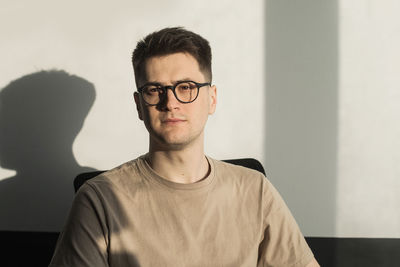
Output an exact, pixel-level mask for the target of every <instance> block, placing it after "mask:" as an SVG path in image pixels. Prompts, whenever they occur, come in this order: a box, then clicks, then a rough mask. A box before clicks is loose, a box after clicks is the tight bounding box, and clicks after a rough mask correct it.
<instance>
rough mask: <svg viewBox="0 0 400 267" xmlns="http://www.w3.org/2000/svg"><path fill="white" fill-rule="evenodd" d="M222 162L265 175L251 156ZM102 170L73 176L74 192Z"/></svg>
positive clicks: (258, 163)
mask: <svg viewBox="0 0 400 267" xmlns="http://www.w3.org/2000/svg"><path fill="white" fill-rule="evenodd" d="M223 161H224V162H227V163H231V164H235V165H240V166H243V167H247V168H250V169H253V170H256V171H259V172H261V173H262V174H264V175H265V170H264V167H263V165H262V164H261V162H259V161H258V160H256V159H253V158H242V159H226V160H223ZM103 172H106V171H94V172H84V173H81V174H78V176H76V177H75V179H74V189H75V192H77V191H78V189H79V188H80V187H81V186H82V185H83V184H84V183H85V182H86V181H87V180H89V179H91V178H93V177H96V176H97V175H100V174H102V173H103Z"/></svg>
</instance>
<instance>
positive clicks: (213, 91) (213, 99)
mask: <svg viewBox="0 0 400 267" xmlns="http://www.w3.org/2000/svg"><path fill="white" fill-rule="evenodd" d="M208 92H209V97H210V103H209V109H208V114H209V115H211V114H214V112H215V109H216V107H217V87H216V86H215V85H212V86H210V89H209V90H208Z"/></svg>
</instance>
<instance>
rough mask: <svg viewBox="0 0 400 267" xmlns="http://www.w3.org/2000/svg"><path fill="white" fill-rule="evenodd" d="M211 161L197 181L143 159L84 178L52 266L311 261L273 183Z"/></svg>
mask: <svg viewBox="0 0 400 267" xmlns="http://www.w3.org/2000/svg"><path fill="white" fill-rule="evenodd" d="M207 159H208V161H209V163H210V167H211V172H210V174H209V176H208V177H207V178H205V179H203V180H201V181H199V182H197V183H193V184H179V183H174V182H170V181H168V180H165V179H163V178H162V177H160V176H159V175H158V174H157V173H155V172H154V170H152V169H151V168H150V166H149V165H148V164H147V162H146V161H145V160H144V157H143V156H142V157H140V158H138V159H136V160H133V161H130V162H127V163H125V164H123V165H121V166H119V167H117V168H115V169H113V170H111V171H108V172H106V173H104V174H102V175H100V176H98V177H96V178H94V179H91V180H90V181H88V182H86V183H85V184H84V185H83V186H82V187H81V189H80V190H79V191H78V193H77V195H76V197H75V199H74V202H73V206H72V209H71V211H70V214H69V218H68V221H67V224H66V226H65V228H64V231H63V232H62V233H61V235H60V238H59V240H58V243H57V248H56V251H55V254H54V256H53V259H52V262H51V264H50V266H97V267H98V266H174V267H180V266H182V267H183V266H184V267H188V266H201V267H205V266H235V267H238V266H253V267H254V266H306V265H307V264H308V263H309V262H310V261H311V260H312V258H313V254H312V252H311V250H310V248H309V247H308V245H307V243H306V242H305V240H304V237H303V236H302V234H301V232H300V230H299V228H298V226H297V224H296V222H295V220H294V219H293V217H292V215H291V214H290V211H289V210H288V208H287V207H286V205H285V203H284V202H283V200H282V199H281V197H280V196H279V194H278V192H277V191H276V190H275V188H274V187H273V186H272V185H271V183H270V182H269V181H268V180H267V179H266V178H265V177H264V176H263V175H262V174H261V173H260V172H258V171H254V170H251V169H248V168H244V167H241V166H235V165H232V164H228V163H224V162H221V161H217V160H213V159H211V158H207Z"/></svg>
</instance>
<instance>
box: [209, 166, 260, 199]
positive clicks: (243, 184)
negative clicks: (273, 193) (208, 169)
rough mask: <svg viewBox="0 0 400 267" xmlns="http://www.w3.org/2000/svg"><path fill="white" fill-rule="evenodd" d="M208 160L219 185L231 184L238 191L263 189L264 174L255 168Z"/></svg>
mask: <svg viewBox="0 0 400 267" xmlns="http://www.w3.org/2000/svg"><path fill="white" fill-rule="evenodd" d="M209 160H210V163H211V164H212V165H213V168H214V176H215V180H216V181H217V183H218V184H220V185H224V186H233V188H237V189H238V190H239V191H247V190H250V191H252V192H254V193H256V194H259V193H262V191H264V187H265V186H266V185H267V184H268V180H267V178H266V177H265V176H264V174H263V173H261V172H259V171H257V170H254V169H251V168H247V167H243V166H240V165H235V164H232V163H228V162H224V161H220V160H215V159H209Z"/></svg>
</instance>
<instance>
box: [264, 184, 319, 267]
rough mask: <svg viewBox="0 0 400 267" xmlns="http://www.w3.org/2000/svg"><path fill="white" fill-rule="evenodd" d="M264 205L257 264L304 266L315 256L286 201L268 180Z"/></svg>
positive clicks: (265, 187) (265, 185) (265, 186)
mask: <svg viewBox="0 0 400 267" xmlns="http://www.w3.org/2000/svg"><path fill="white" fill-rule="evenodd" d="M263 204H264V205H265V206H264V211H263V212H264V237H263V240H262V242H261V243H260V246H259V253H258V254H259V258H258V265H257V266H258V267H261V266H287V267H289V266H296V267H297V266H299V267H300V266H306V265H307V264H308V263H310V262H311V260H312V259H313V257H314V255H313V253H312V251H311V249H310V248H309V247H308V245H307V242H306V241H305V239H304V237H303V235H302V233H301V232H300V229H299V227H298V225H297V223H296V221H295V219H294V218H293V216H292V214H291V213H290V211H289V209H288V207H287V206H286V204H285V202H284V201H283V199H282V198H281V196H280V195H279V193H278V192H277V190H276V189H275V188H274V187H273V185H272V184H271V183H270V182H269V181H268V180H267V179H266V183H265V184H264V200H263Z"/></svg>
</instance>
